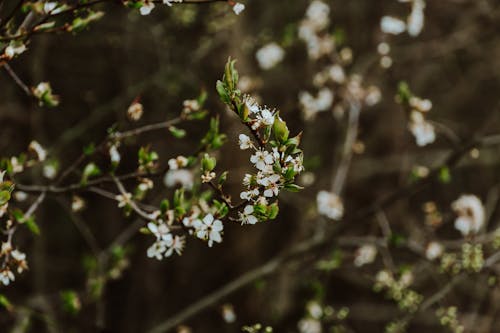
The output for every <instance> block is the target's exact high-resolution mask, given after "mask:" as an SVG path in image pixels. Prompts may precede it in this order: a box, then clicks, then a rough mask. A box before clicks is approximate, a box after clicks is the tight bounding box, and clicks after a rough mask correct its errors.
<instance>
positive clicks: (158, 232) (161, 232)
mask: <svg viewBox="0 0 500 333" xmlns="http://www.w3.org/2000/svg"><path fill="white" fill-rule="evenodd" d="M148 229H149V231H151V233H152V234H153V235H155V236H156V239H157V240H163V241H165V242H167V243H170V242H172V240H173V238H172V234H171V233H170V229H169V228H168V226H167V225H166V224H165V223H164V222H163V221H159V222H158V224H156V223H153V222H149V223H148Z"/></svg>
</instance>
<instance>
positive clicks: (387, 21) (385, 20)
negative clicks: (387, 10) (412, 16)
mask: <svg viewBox="0 0 500 333" xmlns="http://www.w3.org/2000/svg"><path fill="white" fill-rule="evenodd" d="M380 28H381V29H382V31H383V32H385V33H387V34H393V35H399V34H400V33H402V32H404V31H405V30H406V23H405V22H404V21H403V20H400V19H398V18H396V17H392V16H384V17H382V20H380Z"/></svg>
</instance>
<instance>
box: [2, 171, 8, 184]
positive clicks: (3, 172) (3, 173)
mask: <svg viewBox="0 0 500 333" xmlns="http://www.w3.org/2000/svg"><path fill="white" fill-rule="evenodd" d="M6 172H7V171H5V170H4V171H0V183H3V177H4V176H5V173H6Z"/></svg>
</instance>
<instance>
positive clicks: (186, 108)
mask: <svg viewBox="0 0 500 333" xmlns="http://www.w3.org/2000/svg"><path fill="white" fill-rule="evenodd" d="M199 110H200V103H198V101H197V100H195V99H187V100H185V101H184V102H182V112H184V113H186V114H190V113H192V112H196V111H199Z"/></svg>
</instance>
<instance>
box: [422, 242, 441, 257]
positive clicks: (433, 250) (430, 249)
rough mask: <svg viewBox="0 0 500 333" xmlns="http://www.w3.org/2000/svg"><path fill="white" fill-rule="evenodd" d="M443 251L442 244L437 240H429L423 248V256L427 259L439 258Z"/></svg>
mask: <svg viewBox="0 0 500 333" xmlns="http://www.w3.org/2000/svg"><path fill="white" fill-rule="evenodd" d="M443 251H444V247H443V245H441V244H440V243H438V242H430V243H429V244H427V248H426V249H425V257H426V258H427V259H429V260H434V259H437V258H439V257H440V256H441V255H442V254H443Z"/></svg>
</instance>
